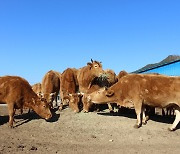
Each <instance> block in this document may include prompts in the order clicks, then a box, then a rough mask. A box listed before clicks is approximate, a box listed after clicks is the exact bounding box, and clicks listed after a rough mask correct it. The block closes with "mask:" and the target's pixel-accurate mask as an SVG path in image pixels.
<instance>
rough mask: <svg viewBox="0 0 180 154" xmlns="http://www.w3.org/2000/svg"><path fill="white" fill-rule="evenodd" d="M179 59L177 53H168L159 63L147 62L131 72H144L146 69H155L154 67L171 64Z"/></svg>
mask: <svg viewBox="0 0 180 154" xmlns="http://www.w3.org/2000/svg"><path fill="white" fill-rule="evenodd" d="M179 61H180V56H178V55H169V56H168V57H167V58H165V59H164V60H162V61H161V62H159V63H154V64H148V65H146V66H144V67H142V68H140V69H138V70H136V71H134V72H132V73H143V72H146V71H149V70H152V69H155V68H158V67H162V66H165V65H169V64H172V63H176V62H179Z"/></svg>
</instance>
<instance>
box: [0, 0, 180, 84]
mask: <svg viewBox="0 0 180 154" xmlns="http://www.w3.org/2000/svg"><path fill="white" fill-rule="evenodd" d="M179 8H180V1H178V0H51V1H50V0H0V57H1V60H0V76H3V75H18V76H21V77H24V78H25V79H27V80H28V81H29V82H30V83H31V84H34V83H36V82H41V80H42V78H43V76H44V74H45V73H46V72H48V71H49V70H51V69H52V70H56V71H59V72H63V70H65V69H66V68H68V67H75V68H80V67H83V66H85V65H86V63H87V62H89V61H90V59H91V58H92V59H94V60H98V61H101V62H102V64H103V68H104V69H107V68H109V69H113V70H114V71H115V72H116V73H119V72H120V71H121V70H126V71H128V72H132V71H135V70H137V69H139V68H141V67H143V66H145V65H146V64H149V63H156V62H159V61H161V60H162V59H164V58H166V57H167V56H168V55H180V9H179Z"/></svg>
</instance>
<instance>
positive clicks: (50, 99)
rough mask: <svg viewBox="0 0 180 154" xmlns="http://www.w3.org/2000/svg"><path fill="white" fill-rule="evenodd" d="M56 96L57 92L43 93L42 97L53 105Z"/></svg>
mask: <svg viewBox="0 0 180 154" xmlns="http://www.w3.org/2000/svg"><path fill="white" fill-rule="evenodd" d="M55 97H56V92H54V93H44V94H42V98H44V99H46V101H47V102H48V104H50V105H51V107H52V103H53V101H54V99H55Z"/></svg>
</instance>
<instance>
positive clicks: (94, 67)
mask: <svg viewBox="0 0 180 154" xmlns="http://www.w3.org/2000/svg"><path fill="white" fill-rule="evenodd" d="M102 74H103V69H102V64H101V63H100V62H98V61H93V60H92V59H91V63H87V66H84V67H82V68H80V69H79V70H78V72H77V81H78V85H79V92H80V93H84V94H85V93H88V91H89V89H90V88H91V85H92V81H93V80H94V79H95V78H97V77H100V76H101V75H102ZM85 99H86V98H83V99H82V103H83V111H84V112H88V110H89V107H88V105H87V102H86V101H85Z"/></svg>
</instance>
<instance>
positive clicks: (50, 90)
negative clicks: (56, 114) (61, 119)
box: [41, 70, 61, 108]
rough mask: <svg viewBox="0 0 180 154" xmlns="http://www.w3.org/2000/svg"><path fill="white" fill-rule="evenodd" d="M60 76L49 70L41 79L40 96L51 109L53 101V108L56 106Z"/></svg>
mask: <svg viewBox="0 0 180 154" xmlns="http://www.w3.org/2000/svg"><path fill="white" fill-rule="evenodd" d="M60 76H61V74H60V73H59V72H56V71H53V70H50V71H48V72H47V73H46V74H45V75H44V77H43V79H42V83H41V88H42V95H43V98H45V99H46V100H47V101H48V103H50V104H51V108H53V101H54V100H55V102H56V104H55V105H54V106H57V96H58V94H59V90H60V78H61V77H60Z"/></svg>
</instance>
